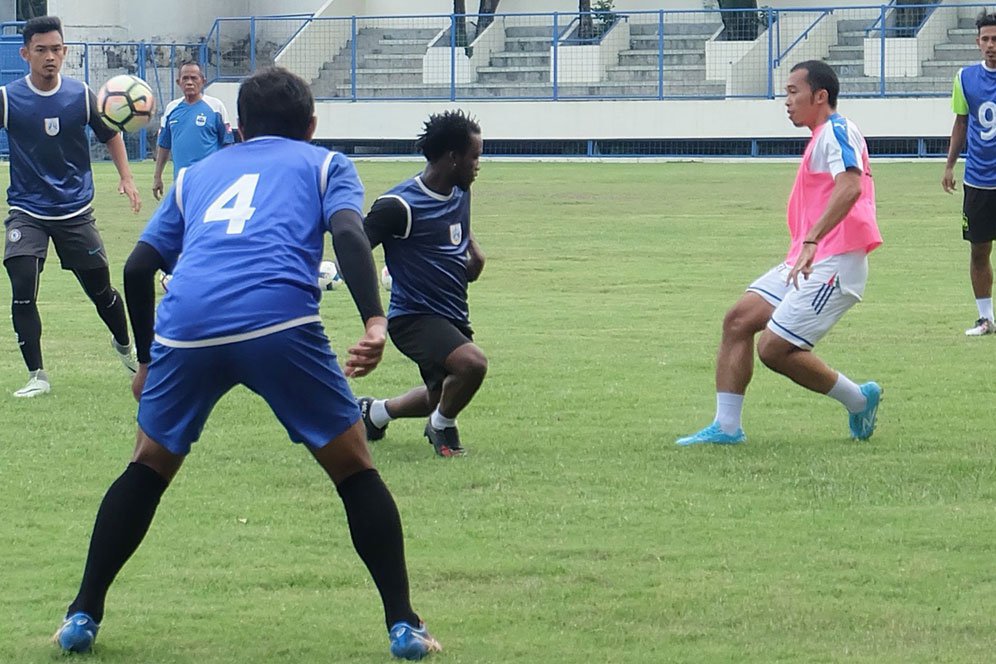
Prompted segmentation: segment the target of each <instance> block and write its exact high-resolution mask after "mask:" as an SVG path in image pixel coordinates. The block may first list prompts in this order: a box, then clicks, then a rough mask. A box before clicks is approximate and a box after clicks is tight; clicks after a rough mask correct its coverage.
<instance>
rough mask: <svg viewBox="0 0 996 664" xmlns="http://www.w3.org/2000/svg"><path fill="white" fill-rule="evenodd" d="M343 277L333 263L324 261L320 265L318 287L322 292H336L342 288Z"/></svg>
mask: <svg viewBox="0 0 996 664" xmlns="http://www.w3.org/2000/svg"><path fill="white" fill-rule="evenodd" d="M342 283H343V282H342V276H341V275H340V274H339V269H338V268H337V267H336V266H335V263H333V262H332V261H322V262H321V263H320V264H319V265H318V287H319V288H321V289H322V290H335V289H336V288H339V286H342Z"/></svg>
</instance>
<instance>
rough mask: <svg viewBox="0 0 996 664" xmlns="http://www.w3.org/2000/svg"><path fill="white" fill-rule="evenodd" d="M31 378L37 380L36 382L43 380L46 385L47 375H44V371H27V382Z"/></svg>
mask: <svg viewBox="0 0 996 664" xmlns="http://www.w3.org/2000/svg"><path fill="white" fill-rule="evenodd" d="M32 378H37V379H38V380H43V381H45V382H46V383H47V382H48V374H47V373H45V370H44V369H36V370H35V371H29V372H28V380H31V379H32Z"/></svg>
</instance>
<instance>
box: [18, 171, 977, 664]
mask: <svg viewBox="0 0 996 664" xmlns="http://www.w3.org/2000/svg"><path fill="white" fill-rule="evenodd" d="M135 169H136V172H137V174H138V180H139V182H140V185H141V188H142V190H143V192H147V191H148V190H149V188H150V184H151V165H149V164H143V165H137V166H136V167H135ZM417 169H418V165H417V164H412V163H401V164H398V163H392V164H388V163H376V164H374V163H362V164H360V165H359V170H360V174H361V176H362V177H363V179H364V182H365V184H366V186H367V189H368V192H370V194H371V196H370V197H368V198H369V199H370V200H372V196H374V195H376V194H378V193H380V192H382V191H384V190H386V189H387V188H388V187H390V186H391V185H393V184H394V183H395V182H397V181H399V180H401V179H403V178H404V177H407V176H409V175H411V174H412V173H414V172H415V171H416V170H417ZM794 172H795V165H794V164H756V163H754V164H503V163H487V164H485V165H484V167H483V169H482V172H481V177H480V179H479V182H478V184H477V185H476V186H475V196H474V227H475V231H476V234H477V236H478V238H479V240H480V242H481V244H482V245H483V247H484V249H485V251H486V252H487V255H488V265H487V268H486V270H485V272H484V275H483V277H482V279H481V281H480V282H479V283H477V284H475V285H474V286H473V288H472V293H471V312H472V318H473V321H474V326H475V329H476V330H477V334H478V336H477V339H478V341H479V343H480V345H481V347H482V348H483V349H484V350H485V352H486V353H487V355H488V357H489V359H490V362H491V365H490V373H489V375H488V378H487V381H486V383H485V385H484V387H483V389H482V390H481V392H480V393H479V395H478V397H477V398H476V399H475V401H474V402H473V404H472V405H471V407H470V408H469V409H468V410H467V411H466V412H465V413H464V414H463V415H462V416H461V418H460V426H461V434H462V436H463V438H464V440H465V442H466V443H467V445H468V447H469V449H470V455H469V456H468V457H466V458H463V459H455V460H438V459H435V458H433V457H432V455H431V449H430V448H429V446H428V445H427V444H426V443H425V440H424V439H423V438H422V436H421V432H422V422H417V421H399V422H395V423H393V424H392V425H391V428H390V430H389V432H388V437H387V439H386V440H384V441H383V442H381V443H378V444H377V446H376V447H375V449H374V456H375V459H376V462H377V464H378V466H379V468H380V470H381V472H382V474H383V475H384V477H385V478H386V480H387V482H388V484H389V486H390V487H391V488H392V490H393V492H394V494H395V496H396V499H397V501H398V503H399V506H400V508H401V511H402V515H403V518H404V522H405V529H406V537H407V547H408V560H409V568H410V576H411V582H412V589H413V596H414V600H415V604H416V608H417V610H419V611H420V612H421V614H422V615H423V616H424V617H425V618H426V619H427V620H428V622H429V625H430V627H431V629H432V630H433V632H434V633H435V634H436V636H437V637H438V638H439V639H440V640H441V641H442V642H443V645H444V647H445V652H444V653H443V654H442V655H441V656H440V657H439V658H438V661H440V662H453V663H456V662H466V663H478V662H524V663H526V662H528V663H533V662H536V663H545V662H576V661H590V662H624V663H630V662H654V663H655V662H747V661H750V662H831V661H844V660H846V661H854V662H876V663H878V662H982V661H991V659H992V657H993V654H992V653H993V651H994V648H996V636H994V633H996V630H994V628H996V572H994V569H996V568H994V565H993V553H992V546H993V542H994V541H996V525H994V523H996V518H994V517H996V512H994V508H993V505H994V504H996V453H994V450H996V447H994V440H993V434H992V433H991V431H992V429H993V416H992V395H993V393H994V391H996V379H994V377H993V371H992V358H993V355H994V350H996V347H994V345H993V344H994V343H996V341H994V340H993V339H989V338H982V339H967V338H965V337H964V336H963V334H962V332H963V330H964V329H965V328H966V327H967V326H968V325H969V324H970V323H971V322H972V321H973V320H974V319H975V317H976V314H975V308H974V304H973V301H972V294H971V289H970V287H969V283H968V274H967V272H968V270H967V267H968V247H967V246H966V244H965V243H964V242H963V241H962V240H961V239H960V195H959V196H957V197H953V198H952V197H948V196H945V195H944V194H943V193H942V192H941V189H940V184H939V180H940V176H941V166H940V165H939V164H879V165H876V167H875V171H874V173H875V181H876V184H877V187H878V193H879V196H878V202H879V214H880V225H881V227H882V233H883V236H884V237H885V245H884V246H883V247H882V248H881V249H880V250H879V251H877V252H875V254H873V256H872V259H871V275H870V279H869V284H868V288H867V291H866V293H865V302H863V303H861V304H860V305H859V306H857V307H856V308H855V309H854V310H852V311H851V312H850V313H848V315H847V316H846V317H845V318H844V319H843V320H842V321H841V323H840V324H838V325H837V327H836V328H835V329H834V330H833V331H832V332H831V334H830V335H829V336H828V337H827V338H826V339H825V340H824V342H823V343H822V344H821V345H820V346H819V347H818V349H817V350H818V352H819V354H820V355H821V356H822V357H824V358H825V359H826V360H827V361H828V362H830V363H831V364H832V365H833V366H834V367H836V368H839V369H840V370H842V371H844V372H845V373H847V374H848V375H849V376H851V377H852V378H854V379H855V380H858V381H864V380H868V379H875V380H877V381H879V382H880V383H881V384H882V385H883V386H884V388H885V400H884V402H883V406H882V408H881V411H880V428H879V430H878V431H877V432H876V434H875V437H874V438H873V439H872V440H871V441H870V442H869V443H866V444H858V443H855V442H852V441H850V440H849V439H848V436H847V425H846V417H845V414H844V412H843V409H842V408H841V407H840V406H839V404H837V403H835V402H833V401H831V400H829V399H827V398H825V397H821V396H818V395H815V394H811V393H808V392H806V391H804V390H802V389H800V388H798V387H796V386H794V385H792V384H790V382H789V381H788V380H786V379H784V378H782V377H780V376H777V375H774V374H772V373H771V372H770V371H768V370H766V369H764V368H763V367H761V366H760V365H758V368H757V372H756V375H755V379H754V383H753V384H752V386H751V389H750V391H749V393H748V399H747V406H746V411H745V422H744V426H745V428H746V430H747V432H748V435H749V436H750V442H749V443H748V444H746V445H743V446H739V447H736V448H715V447H708V448H701V449H699V448H693V449H681V448H677V447H676V446H675V445H674V444H673V442H674V439H675V437H677V436H679V435H682V434H686V433H689V432H691V431H694V430H695V429H697V428H699V427H700V426H702V425H704V424H706V423H707V422H708V421H709V419H710V418H711V417H712V413H713V408H714V397H713V378H712V376H713V361H714V353H715V348H716V344H717V342H718V338H719V333H720V322H721V320H722V316H723V313H724V311H725V310H726V309H727V308H728V307H729V306H730V305H731V304H732V303H733V301H734V300H735V299H736V298H737V297H738V296H739V294H740V293H741V292H742V290H743V288H744V286H745V285H746V284H747V283H749V282H750V281H751V280H752V279H753V278H754V277H756V276H757V275H759V274H761V273H762V272H763V271H764V270H766V269H767V268H769V267H770V266H771V265H773V264H774V263H775V262H777V261H778V260H779V259H780V258H781V257H782V256H783V254H784V251H785V249H786V246H787V232H786V230H785V224H784V207H785V201H786V198H787V195H788V190H789V187H790V185H791V180H792V177H793V175H794ZM97 174H98V178H97V188H98V196H97V201H96V208H97V217H98V224H99V225H100V227H101V229H102V231H103V233H104V237H105V240H106V242H107V244H108V249H109V255H110V258H111V261H112V269H113V274H114V278H115V282H116V283H120V270H121V267H122V265H123V262H124V259H125V258H126V257H127V254H128V252H129V251H130V248H131V246H132V245H133V243H134V240H135V238H136V237H137V235H138V233H139V231H140V229H141V228H142V225H143V223H144V221H145V219H146V218H147V212H143V213H142V214H141V215H140V216H138V217H136V216H133V215H132V214H130V213H129V212H127V210H126V207H125V204H124V201H123V199H121V198H119V197H117V196H115V195H114V194H113V190H114V186H115V184H116V178H115V177H114V175H113V169H112V168H111V167H110V166H109V165H106V164H101V165H99V166H98V168H97ZM147 198H148V197H147ZM151 203H152V201H151V199H150V200H147V201H146V206H147V208H146V210H148V209H149V208H150V207H151ZM368 203H369V200H368ZM9 297H10V291H9V282H8V281H7V280H6V279H5V278H4V279H2V280H0V302H2V303H6V302H8V301H9ZM3 306H6V304H4V305H3ZM40 306H41V311H42V318H43V322H44V325H45V332H44V337H43V345H44V350H45V357H46V366H47V368H48V369H49V370H50V373H51V376H52V380H53V393H52V394H51V395H49V396H48V397H46V398H40V399H35V400H30V401H27V402H23V401H19V400H15V399H13V398H11V397H9V396H8V395H9V394H10V392H12V391H13V390H15V389H17V388H19V387H20V386H21V385H22V384H23V382H24V380H25V375H24V369H23V365H22V363H21V358H20V354H19V353H18V351H17V348H16V345H15V343H14V339H13V333H12V331H11V330H10V329H9V327H8V328H7V330H6V331H0V335H2V338H3V342H2V343H0V422H3V426H2V429H0V662H12V663H13V662H17V663H32V662H54V661H61V658H60V657H59V655H58V654H57V653H56V650H55V648H54V647H53V646H52V645H51V644H50V643H48V641H47V639H48V637H49V636H50V634H51V633H52V631H54V629H55V627H56V626H57V622H58V619H59V617H60V616H61V614H62V612H63V611H64V610H65V606H66V604H67V602H68V601H69V600H70V599H71V598H72V596H73V595H74V593H75V591H76V587H77V584H78V581H79V576H80V573H81V570H82V564H83V560H84V556H85V552H86V544H87V540H88V536H89V532H90V528H91V525H92V520H93V516H94V514H95V511H96V507H97V505H98V503H99V501H100V498H101V496H102V495H103V492H104V491H105V489H106V488H107V486H108V485H109V483H110V482H111V481H112V480H113V479H114V478H115V477H116V476H117V475H118V474H119V473H120V472H121V470H122V469H123V467H124V465H125V463H126V462H127V459H128V457H129V454H130V452H131V447H132V443H133V436H134V412H135V405H134V402H133V401H132V400H131V398H130V395H129V390H128V383H127V380H126V379H125V377H124V375H123V373H122V371H121V368H120V366H119V365H118V363H117V360H116V359H115V358H114V357H113V355H112V353H111V351H110V348H109V343H108V338H107V337H108V335H107V333H106V331H105V330H104V329H103V327H102V325H101V323H100V321H99V319H98V318H97V316H96V315H95V314H94V312H93V311H92V308H91V306H90V305H89V303H88V302H87V301H86V299H85V297H84V295H83V294H82V292H81V291H80V289H79V288H78V286H76V284H75V282H74V281H73V280H72V279H71V277H70V276H69V275H68V274H67V273H64V272H62V271H61V270H59V269H58V268H57V265H56V263H55V261H54V260H53V261H52V262H51V263H50V265H49V269H48V270H46V272H45V274H44V276H43V278H42V291H41V305H40ZM322 310H323V314H324V316H325V319H326V324H327V326H328V329H329V331H330V334H331V335H332V338H333V343H334V345H335V346H336V347H338V348H343V347H344V346H346V345H348V344H349V343H351V342H352V341H354V340H355V339H356V338H357V337H358V335H359V333H360V326H359V323H358V321H357V317H356V314H355V309H354V307H353V305H352V302H351V301H350V299H349V297H348V295H347V294H346V293H345V292H344V291H337V292H335V293H331V294H329V295H327V297H326V298H325V301H324V302H323V303H322ZM416 381H417V371H416V369H415V367H414V366H413V365H411V364H410V363H409V362H408V361H407V360H405V358H403V357H402V356H401V355H400V354H399V353H398V352H397V351H396V350H394V349H393V348H392V349H390V350H389V352H388V353H387V355H386V357H385V360H384V362H383V364H382V365H381V367H380V368H379V369H378V370H377V371H376V372H375V373H374V374H373V375H371V376H370V377H368V378H365V379H362V380H361V381H357V382H355V384H354V388H355V390H356V392H357V393H358V394H374V395H392V394H394V393H397V392H400V391H401V390H404V389H406V388H408V387H410V386H411V385H413V384H414V383H415V382H416ZM381 621H382V615H381V610H380V605H379V602H378V600H377V597H376V593H375V590H374V588H373V585H372V583H371V582H370V581H369V579H368V578H367V576H366V573H365V570H364V569H363V567H362V564H361V563H360V561H359V560H358V558H357V557H356V555H355V553H354V552H353V550H352V547H351V545H350V542H349V537H348V532H347V529H346V526H345V522H344V516H343V512H342V508H341V505H340V503H339V501H338V498H337V497H336V495H335V493H334V491H333V490H332V488H331V486H330V485H329V484H328V482H327V480H326V479H325V478H324V475H323V474H322V473H321V472H320V471H319V469H318V468H317V467H316V466H315V464H314V463H313V462H312V461H311V459H310V457H309V456H308V455H307V454H306V453H305V452H304V451H303V450H301V449H299V448H297V447H295V446H293V445H291V444H290V443H288V442H287V440H286V435H285V433H284V432H283V430H282V429H281V427H280V426H279V424H278V423H277V421H276V420H275V419H274V418H273V417H272V415H271V414H270V413H269V411H268V410H267V409H266V406H265V405H264V404H263V403H262V402H261V400H259V399H258V398H256V397H255V396H253V395H251V394H249V393H248V392H246V391H244V390H237V391H235V392H233V393H232V394H230V395H229V396H228V397H227V398H226V399H225V400H223V401H222V402H221V404H220V405H219V406H218V408H217V409H216V410H215V413H214V415H213V417H212V419H211V420H210V421H209V423H208V426H207V429H206V430H205V432H204V435H203V437H202V439H201V441H200V442H199V443H198V444H197V445H196V446H195V448H194V452H193V454H192V455H191V458H190V460H189V462H188V464H187V466H186V467H185V468H184V470H183V471H182V472H181V474H180V475H179V477H178V478H177V480H176V482H175V484H174V486H173V487H172V488H171V489H170V491H169V492H168V493H167V494H166V496H165V497H164V499H163V503H162V505H161V507H160V509H159V513H158V515H157V517H156V521H155V523H154V525H153V528H152V530H151V532H150V533H149V535H148V537H147V538H146V540H145V543H144V544H143V546H142V548H141V549H140V550H139V552H138V553H137V554H136V556H135V557H134V558H133V559H132V560H131V561H130V562H129V563H128V565H127V566H126V567H125V569H124V570H123V572H122V574H121V576H120V577H119V579H118V581H117V583H116V584H115V586H114V587H113V589H112V591H111V594H110V596H109V601H108V610H107V615H106V618H105V623H104V627H103V629H102V631H101V634H100V638H99V640H98V647H99V650H98V653H97V656H96V657H95V658H94V659H93V661H99V662H118V663H125V662H127V663H134V662H185V663H186V662H189V663H197V664H200V663H204V662H384V661H387V660H388V656H387V650H386V646H387V639H386V635H385V633H384V630H383V625H382V622H381Z"/></svg>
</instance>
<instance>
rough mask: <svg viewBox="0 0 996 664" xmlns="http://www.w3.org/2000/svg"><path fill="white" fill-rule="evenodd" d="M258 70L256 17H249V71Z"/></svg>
mask: <svg viewBox="0 0 996 664" xmlns="http://www.w3.org/2000/svg"><path fill="white" fill-rule="evenodd" d="M254 71H256V17H255V16H250V17H249V73H250V74H251V73H253V72H254Z"/></svg>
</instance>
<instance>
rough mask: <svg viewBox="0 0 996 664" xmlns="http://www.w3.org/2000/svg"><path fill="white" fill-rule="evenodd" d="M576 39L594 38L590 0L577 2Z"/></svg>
mask: <svg viewBox="0 0 996 664" xmlns="http://www.w3.org/2000/svg"><path fill="white" fill-rule="evenodd" d="M578 21H579V27H578V37H579V38H580V39H594V38H595V22H594V21H593V20H592V18H591V0H578Z"/></svg>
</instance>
